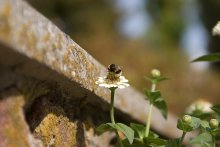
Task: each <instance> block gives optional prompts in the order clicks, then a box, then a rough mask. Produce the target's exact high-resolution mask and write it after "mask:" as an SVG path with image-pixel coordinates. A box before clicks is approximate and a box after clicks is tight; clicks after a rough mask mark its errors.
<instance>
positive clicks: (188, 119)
mask: <svg viewBox="0 0 220 147" xmlns="http://www.w3.org/2000/svg"><path fill="white" fill-rule="evenodd" d="M182 120H183V122H185V123H187V124H189V123H191V122H192V117H191V116H189V115H184V116H183V118H182Z"/></svg>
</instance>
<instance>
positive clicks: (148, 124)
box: [145, 83, 156, 137]
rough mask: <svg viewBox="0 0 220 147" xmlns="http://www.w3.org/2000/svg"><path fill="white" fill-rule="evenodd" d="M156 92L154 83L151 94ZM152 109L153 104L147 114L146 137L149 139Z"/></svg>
mask: <svg viewBox="0 0 220 147" xmlns="http://www.w3.org/2000/svg"><path fill="white" fill-rule="evenodd" d="M155 90H156V84H155V83H153V84H152V86H151V92H154V91H155ZM152 109H153V104H150V107H149V109H148V114H147V121H146V130H145V137H148V135H149V131H150V123H151V114H152Z"/></svg>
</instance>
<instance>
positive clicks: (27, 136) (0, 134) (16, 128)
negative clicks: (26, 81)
mask: <svg viewBox="0 0 220 147" xmlns="http://www.w3.org/2000/svg"><path fill="white" fill-rule="evenodd" d="M23 105H24V101H23V96H22V95H21V94H20V93H19V92H18V91H17V90H15V89H14V88H13V89H9V90H7V91H5V92H3V93H1V94H0V116H1V119H0V147H18V146H20V147H29V146H32V147H41V146H43V145H42V143H41V142H40V141H39V140H36V139H34V138H33V137H32V135H31V132H30V131H29V128H28V125H27V123H26V121H25V118H24V115H23V110H22V109H23V108H22V107H23Z"/></svg>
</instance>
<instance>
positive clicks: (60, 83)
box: [0, 0, 180, 147]
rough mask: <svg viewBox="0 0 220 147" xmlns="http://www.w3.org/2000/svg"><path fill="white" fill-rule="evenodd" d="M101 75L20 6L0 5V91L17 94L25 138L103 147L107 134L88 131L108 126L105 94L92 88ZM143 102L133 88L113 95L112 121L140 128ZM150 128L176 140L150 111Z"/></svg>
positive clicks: (170, 123) (168, 124)
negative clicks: (21, 103) (21, 102)
mask: <svg viewBox="0 0 220 147" xmlns="http://www.w3.org/2000/svg"><path fill="white" fill-rule="evenodd" d="M105 73H106V69H105V68H104V67H103V66H102V65H101V64H100V63H99V62H97V61H96V60H95V59H94V58H93V57H92V56H91V55H89V54H88V53H87V52H86V51H85V50H83V49H82V48H81V47H80V46H79V45H77V44H76V43H75V42H74V41H73V40H71V39H70V37H69V36H68V35H66V34H64V33H63V32H62V31H60V30H59V29H58V28H57V27H56V26H55V25H54V24H52V23H51V22H50V21H49V20H47V19H46V18H45V17H43V16H42V15H41V14H40V13H38V12H37V11H36V10H34V9H33V8H32V7H31V6H30V5H29V4H27V3H26V2H25V1H22V0H16V1H15V0H0V74H1V76H0V77H1V80H0V91H4V90H5V89H7V88H8V87H13V86H15V87H16V88H18V89H19V90H20V91H21V93H22V94H23V95H24V97H23V100H24V101H25V103H24V113H25V116H26V119H27V122H28V124H29V126H30V128H31V132H32V133H33V134H34V136H35V137H37V138H39V139H41V140H42V141H43V143H44V145H51V144H57V146H60V145H61V146H66V144H68V143H69V144H71V145H70V146H86V144H88V146H102V147H104V146H107V144H108V143H109V140H110V138H111V137H112V134H103V136H99V137H97V136H96V135H94V129H93V128H94V127H95V126H97V125H98V124H100V123H102V122H107V121H109V118H108V103H109V101H110V97H109V91H108V90H106V89H104V88H100V87H98V86H97V85H96V84H95V81H96V80H97V78H98V76H102V75H104V74H105ZM143 97H144V96H143V95H142V94H140V93H139V92H137V91H136V90H134V89H133V88H126V89H125V90H117V92H116V101H115V103H116V104H115V107H116V108H117V111H116V118H117V120H118V121H123V122H126V123H128V122H129V121H131V120H133V121H139V122H144V121H145V119H146V116H145V115H146V112H147V107H148V103H147V102H146V101H145V100H144V99H143ZM45 99H46V100H45ZM0 102H1V101H0ZM9 105H10V104H9ZM44 105H45V107H42V106H44ZM36 106H38V107H36ZM100 112H102V113H100ZM20 113H22V112H20ZM5 117H6V116H5ZM152 128H153V129H154V130H155V131H157V132H158V133H160V134H161V135H163V136H166V137H176V136H180V132H179V131H178V130H177V129H175V128H176V118H175V117H174V116H173V115H172V114H170V115H169V116H168V120H167V121H166V120H164V119H163V118H162V116H161V115H160V113H159V111H158V110H156V109H154V115H153V116H152ZM47 130H51V131H49V132H48V131H47ZM77 130H78V131H77ZM64 131H65V133H66V134H64ZM77 132H81V133H77ZM80 135H82V136H81V137H80ZM80 138H81V139H82V138H84V139H83V140H81V141H80ZM104 138H109V139H108V140H106V139H104ZM62 139H66V140H65V142H60V140H62ZM76 140H79V141H78V142H76ZM98 140H99V141H98ZM78 143H81V145H79V144H78ZM51 146H53V145H51Z"/></svg>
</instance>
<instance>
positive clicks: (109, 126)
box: [96, 123, 134, 144]
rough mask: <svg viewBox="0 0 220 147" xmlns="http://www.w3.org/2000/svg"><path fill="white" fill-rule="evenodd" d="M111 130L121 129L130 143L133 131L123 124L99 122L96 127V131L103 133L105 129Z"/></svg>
mask: <svg viewBox="0 0 220 147" xmlns="http://www.w3.org/2000/svg"><path fill="white" fill-rule="evenodd" d="M113 130H117V131H121V132H122V133H123V134H124V135H125V136H126V138H127V139H128V141H129V143H130V144H132V142H133V139H134V131H133V130H132V129H131V128H130V127H128V126H127V125H125V124H122V123H116V124H113V123H106V124H101V125H100V126H99V127H98V128H96V131H97V132H98V133H104V132H106V131H113Z"/></svg>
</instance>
